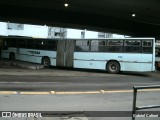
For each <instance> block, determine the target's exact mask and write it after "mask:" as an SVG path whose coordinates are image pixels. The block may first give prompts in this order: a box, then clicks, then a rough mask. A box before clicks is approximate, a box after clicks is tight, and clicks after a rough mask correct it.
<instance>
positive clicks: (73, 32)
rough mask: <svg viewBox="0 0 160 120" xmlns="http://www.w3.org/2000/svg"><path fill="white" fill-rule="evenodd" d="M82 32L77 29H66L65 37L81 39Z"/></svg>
mask: <svg viewBox="0 0 160 120" xmlns="http://www.w3.org/2000/svg"><path fill="white" fill-rule="evenodd" d="M81 32H82V30H78V29H67V36H66V38H81Z"/></svg>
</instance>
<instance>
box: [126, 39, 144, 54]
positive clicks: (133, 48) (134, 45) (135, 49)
mask: <svg viewBox="0 0 160 120" xmlns="http://www.w3.org/2000/svg"><path fill="white" fill-rule="evenodd" d="M124 50H125V52H129V53H141V52H142V51H141V41H140V40H138V41H137V40H125V44H124Z"/></svg>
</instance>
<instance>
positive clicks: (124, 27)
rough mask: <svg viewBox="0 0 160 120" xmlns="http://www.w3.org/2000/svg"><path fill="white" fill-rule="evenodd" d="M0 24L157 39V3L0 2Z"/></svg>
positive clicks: (159, 7) (152, 0)
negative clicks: (81, 30) (42, 26)
mask: <svg viewBox="0 0 160 120" xmlns="http://www.w3.org/2000/svg"><path fill="white" fill-rule="evenodd" d="M66 1H67V2H68V3H69V6H68V7H67V8H66V7H64V3H65V2H66ZM132 13H135V14H136V16H135V17H132V16H131V14H132ZM0 21H9V22H17V23H29V24H39V25H48V26H61V27H72V28H83V29H90V30H97V31H98V30H99V31H104V32H114V33H122V34H128V35H134V36H142V37H148V36H150V37H159V36H160V0H0Z"/></svg>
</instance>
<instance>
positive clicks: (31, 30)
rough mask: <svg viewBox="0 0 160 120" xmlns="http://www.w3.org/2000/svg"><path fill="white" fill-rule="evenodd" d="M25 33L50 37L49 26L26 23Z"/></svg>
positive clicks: (32, 35) (38, 36) (37, 36)
mask: <svg viewBox="0 0 160 120" xmlns="http://www.w3.org/2000/svg"><path fill="white" fill-rule="evenodd" d="M23 35H24V36H31V37H36V38H47V37H48V27H47V26H38V25H27V24H24V32H23Z"/></svg>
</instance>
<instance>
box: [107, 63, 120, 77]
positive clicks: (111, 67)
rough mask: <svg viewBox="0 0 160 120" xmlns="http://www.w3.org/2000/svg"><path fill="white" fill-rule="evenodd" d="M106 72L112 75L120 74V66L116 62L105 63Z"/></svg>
mask: <svg viewBox="0 0 160 120" xmlns="http://www.w3.org/2000/svg"><path fill="white" fill-rule="evenodd" d="M107 71H108V72H109V73H112V74H116V73H119V72H120V64H119V63H118V62H117V61H109V62H108V63H107Z"/></svg>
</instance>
